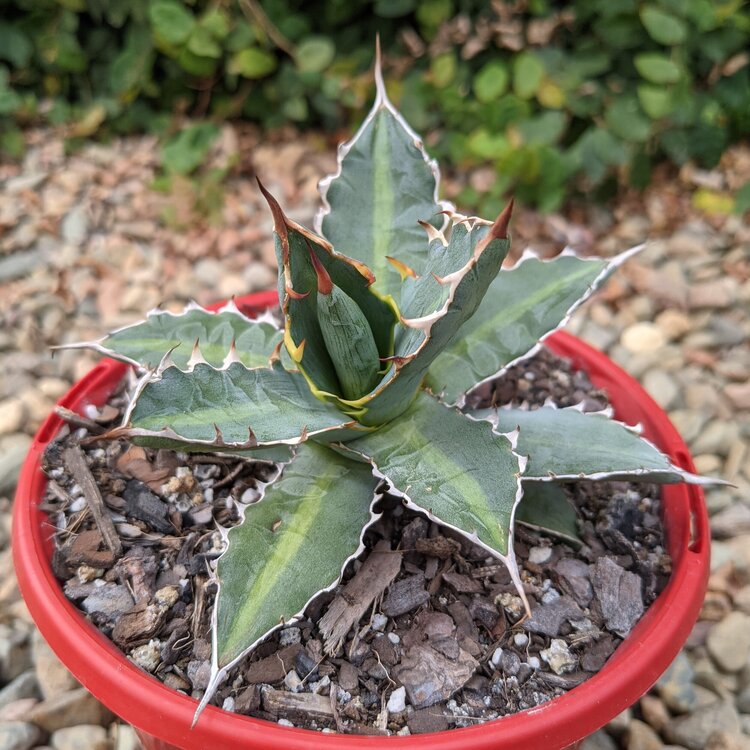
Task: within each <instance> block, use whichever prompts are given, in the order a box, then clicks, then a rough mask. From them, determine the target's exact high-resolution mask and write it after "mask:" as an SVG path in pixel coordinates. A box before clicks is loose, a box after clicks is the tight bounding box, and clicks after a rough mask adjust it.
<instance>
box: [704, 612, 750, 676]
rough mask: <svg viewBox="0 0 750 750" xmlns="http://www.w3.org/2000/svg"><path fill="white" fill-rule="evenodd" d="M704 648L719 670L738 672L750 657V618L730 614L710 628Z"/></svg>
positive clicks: (740, 613)
mask: <svg viewBox="0 0 750 750" xmlns="http://www.w3.org/2000/svg"><path fill="white" fill-rule="evenodd" d="M706 647H707V648H708V652H709V653H710V654H711V656H712V657H713V659H714V661H715V662H716V664H717V665H718V667H719V668H720V669H722V670H724V671H725V672H739V671H740V670H741V669H742V668H743V667H745V666H747V664H748V657H749V656H750V616H748V615H746V614H744V613H742V612H730V613H729V614H728V615H727V616H726V617H725V618H724V619H723V620H722V621H721V622H719V623H717V624H716V625H714V626H713V627H712V628H711V630H710V631H709V633H708V638H707V639H706Z"/></svg>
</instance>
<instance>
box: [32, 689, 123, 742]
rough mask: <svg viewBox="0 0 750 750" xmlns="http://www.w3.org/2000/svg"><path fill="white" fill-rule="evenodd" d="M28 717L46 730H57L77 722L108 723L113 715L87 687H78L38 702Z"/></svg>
mask: <svg viewBox="0 0 750 750" xmlns="http://www.w3.org/2000/svg"><path fill="white" fill-rule="evenodd" d="M27 718H28V720H29V721H30V722H31V723H32V724H36V725H37V726H38V727H40V728H41V729H43V730H44V731H45V732H55V731H57V730H58V729H63V728H65V727H71V726H75V725H76V724H99V725H106V724H108V723H109V722H110V721H112V719H113V716H112V713H111V712H110V711H109V709H107V708H105V707H104V706H103V705H102V704H101V703H99V701H97V700H96V698H94V696H93V695H91V693H89V692H88V690H86V688H76V689H75V690H71V691H69V692H67V693H61V694H60V695H56V696H54V697H53V698H47V699H45V700H43V701H42V702H41V703H37V705H36V706H34V708H33V709H32V710H31V711H29V715H28V717H27Z"/></svg>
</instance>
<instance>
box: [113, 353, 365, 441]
mask: <svg viewBox="0 0 750 750" xmlns="http://www.w3.org/2000/svg"><path fill="white" fill-rule="evenodd" d="M356 429H357V425H355V424H354V423H353V422H352V421H351V420H350V419H348V418H347V417H346V416H345V415H344V414H342V413H341V412H340V411H338V409H336V408H335V407H334V406H331V405H329V404H327V403H324V402H323V401H320V400H319V399H317V398H315V396H314V395H313V394H312V393H311V392H310V389H309V388H308V386H307V383H306V382H305V379H304V378H303V377H302V375H301V374H300V373H298V372H287V371H286V370H284V369H283V368H282V367H281V366H280V365H279V364H278V363H277V364H276V365H275V366H274V367H273V368H256V369H252V370H249V369H247V368H246V367H245V366H244V365H242V364H241V363H239V362H234V363H232V364H230V365H229V366H228V367H225V368H222V369H215V368H213V367H211V366H210V365H207V364H197V365H195V366H194V367H193V368H192V369H191V370H189V371H182V370H180V369H179V368H177V367H167V368H166V369H165V370H163V371H162V372H161V373H160V374H158V375H157V376H156V377H155V378H154V379H153V380H151V381H146V382H145V383H144V385H143V387H142V388H141V390H140V392H139V393H138V394H137V397H136V400H135V403H134V405H133V407H132V409H131V411H130V412H129V414H128V416H127V418H126V426H125V427H122V428H119V429H118V430H116V431H114V433H113V435H122V436H126V437H133V438H138V439H139V440H140V441H141V442H143V441H146V440H148V441H149V444H150V445H154V444H157V443H158V444H162V445H164V444H166V445H170V446H172V445H174V444H175V443H179V444H182V447H183V450H211V449H213V448H222V449H229V448H232V449H235V450H243V449H250V448H257V447H263V446H273V445H280V444H287V445H295V444H297V443H300V442H303V441H304V440H306V439H307V438H309V437H316V438H319V439H324V436H325V435H326V434H327V433H331V434H332V435H333V436H335V437H336V439H342V436H344V435H347V434H348V433H349V432H350V431H353V430H356ZM160 441H161V442H160Z"/></svg>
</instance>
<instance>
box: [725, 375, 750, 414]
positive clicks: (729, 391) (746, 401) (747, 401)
mask: <svg viewBox="0 0 750 750" xmlns="http://www.w3.org/2000/svg"><path fill="white" fill-rule="evenodd" d="M724 395H725V396H726V397H727V398H728V399H729V400H730V401H731V402H732V406H734V407H735V408H736V409H747V410H750V381H748V382H747V383H730V384H729V385H727V386H726V387H725V388H724Z"/></svg>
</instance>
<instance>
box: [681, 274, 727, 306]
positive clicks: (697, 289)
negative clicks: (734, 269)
mask: <svg viewBox="0 0 750 750" xmlns="http://www.w3.org/2000/svg"><path fill="white" fill-rule="evenodd" d="M737 291H738V283H737V280H736V279H734V278H732V277H731V276H724V277H723V278H720V279H716V280H715V281H704V282H699V283H697V284H695V283H694V284H691V285H690V288H689V289H688V307H690V308H691V309H697V308H702V307H709V308H713V309H723V308H726V307H730V306H731V305H732V304H733V303H734V301H735V300H736V299H737Z"/></svg>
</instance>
